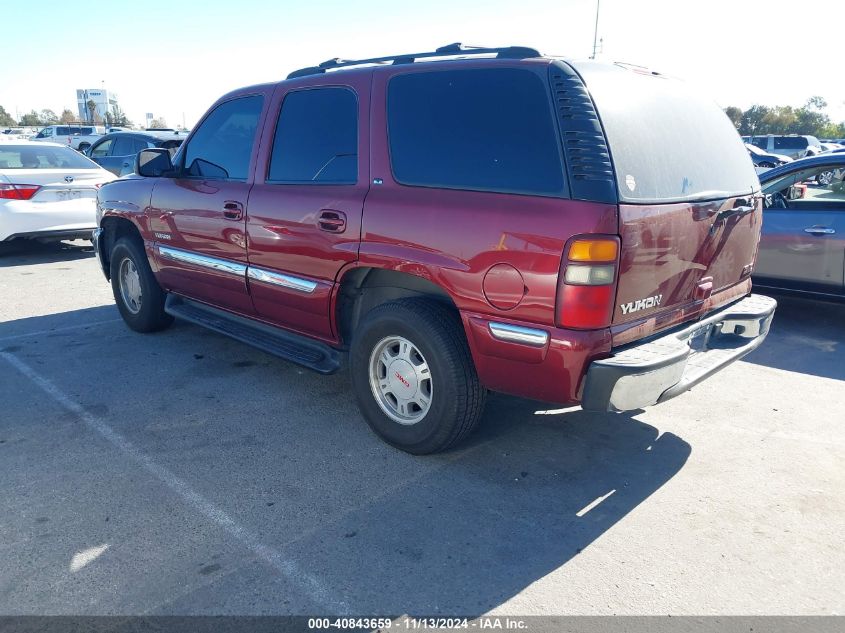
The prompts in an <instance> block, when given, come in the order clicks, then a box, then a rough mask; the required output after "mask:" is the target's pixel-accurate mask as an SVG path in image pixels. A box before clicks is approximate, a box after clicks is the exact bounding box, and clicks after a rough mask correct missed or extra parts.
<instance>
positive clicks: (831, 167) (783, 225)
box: [754, 153, 845, 299]
mask: <svg viewBox="0 0 845 633" xmlns="http://www.w3.org/2000/svg"><path fill="white" fill-rule="evenodd" d="M843 176H845V154H843V153H830V154H822V155H820V156H814V157H810V158H803V159H801V160H797V161H794V162H792V163H790V164H788V165H782V166H781V167H776V168H775V169H772V170H770V171H767V172H765V173H763V174H760V182H761V184H762V187H763V193H764V194H765V195H766V198H765V210H764V211H763V235H762V238H761V240H760V251H759V254H758V256H757V264H756V265H755V267H754V285H755V287H769V288H778V289H782V290H790V291H795V292H802V293H807V294H812V295H816V296H820V297H829V298H839V299H845V182H843Z"/></svg>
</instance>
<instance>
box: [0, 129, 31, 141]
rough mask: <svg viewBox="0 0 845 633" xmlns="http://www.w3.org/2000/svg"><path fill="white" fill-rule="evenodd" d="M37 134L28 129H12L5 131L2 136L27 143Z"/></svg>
mask: <svg viewBox="0 0 845 633" xmlns="http://www.w3.org/2000/svg"><path fill="white" fill-rule="evenodd" d="M35 134H36V132H35V131H33V130H32V129H30V128H27V127H11V128H6V129H5V130H3V134H2V136H5V137H6V138H7V139H9V138H11V139H14V140H18V141H26V140H29V139H30V138H32V137H33V136H35Z"/></svg>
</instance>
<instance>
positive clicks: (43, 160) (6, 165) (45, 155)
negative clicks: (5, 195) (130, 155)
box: [0, 143, 99, 169]
mask: <svg viewBox="0 0 845 633" xmlns="http://www.w3.org/2000/svg"><path fill="white" fill-rule="evenodd" d="M0 169H99V167H98V166H97V164H96V163H94V162H93V161H90V160H88V159H87V158H85V157H84V156H83V155H82V154H80V153H79V152H77V151H75V150H72V149H70V148H68V147H50V146H39V144H38V143H33V144H32V145H5V144H4V145H0Z"/></svg>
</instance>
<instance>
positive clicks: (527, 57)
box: [94, 44, 775, 453]
mask: <svg viewBox="0 0 845 633" xmlns="http://www.w3.org/2000/svg"><path fill="white" fill-rule="evenodd" d="M681 141H683V142H681ZM690 148H692V149H690ZM135 171H136V175H134V176H130V177H128V178H122V179H120V180H117V181H115V182H113V183H111V184H108V185H106V186H104V187H103V188H102V189H101V190H100V193H99V196H98V209H99V216H100V217H99V228H98V229H97V230H96V232H95V235H94V238H95V243H96V247H97V248H96V250H97V253H98V256H99V258H100V261H101V263H102V267H103V271H104V272H105V274H106V277H107V278H109V279H111V283H112V288H113V289H114V296H115V299H116V301H117V305H118V307H119V309H120V312H121V314H122V315H123V318H124V319H125V320H126V322H127V324H128V325H129V326H130V327H131V328H133V329H135V330H138V331H141V332H151V331H154V330H160V329H162V328H164V327H166V326H167V325H169V324H170V323H171V321H172V319H173V317H174V316H176V317H180V318H183V319H185V320H187V321H191V322H193V323H197V324H199V325H202V326H205V327H208V328H211V329H213V330H216V331H217V332H221V333H223V334H227V335H229V336H232V337H234V338H236V339H239V340H241V341H243V342H245V343H249V344H252V345H255V346H257V347H259V348H261V349H263V350H265V351H267V352H269V353H271V354H275V355H277V356H280V357H282V358H285V359H287V360H290V361H292V362H295V363H298V364H300V365H303V366H305V367H309V368H311V369H314V370H316V371H318V372H321V373H331V372H334V371H337V370H338V369H339V368H340V367H341V366H342V365H343V364H344V363H346V364H348V366H349V371H350V372H351V379H352V385H353V387H354V390H355V394H356V396H357V399H358V402H359V405H360V408H361V411H362V413H363V415H364V417H365V418H366V420H367V422H368V423H369V424H370V426H371V427H372V428H373V430H374V431H375V432H376V433H378V434H379V435H380V436H381V437H382V438H384V440H386V441H387V442H389V443H391V444H393V445H394V446H397V447H399V448H401V449H403V450H406V451H409V452H411V453H431V452H435V451H440V450H443V449H445V448H447V447H449V446H451V445H453V444H454V443H456V442H458V441H459V440H461V439H462V438H464V437H466V435H467V434H469V433H470V432H471V431H472V430H473V428H474V427H475V426H476V424H477V423H478V420H479V419H480V417H481V414H482V410H483V407H484V401H485V395H486V393H487V390H494V391H501V392H505V393H510V394H515V395H518V396H524V397H528V398H535V399H538V400H544V401H549V402H555V403H562V404H578V403H580V404H581V405H582V406H583V407H584V408H585V409H588V410H596V411H626V410H632V409H639V408H641V407H645V406H649V405H653V404H655V403H658V402H662V401H664V400H667V399H669V398H672V397H674V396H676V395H678V394H680V393H682V392H683V391H686V390H688V389H689V388H690V387H692V386H693V385H694V384H696V383H697V382H699V381H701V380H702V379H704V378H706V377H707V376H709V375H710V374H712V373H714V372H716V371H718V370H719V369H721V368H722V367H724V366H725V365H727V364H728V363H729V362H731V361H733V360H736V359H737V358H740V357H742V356H743V355H744V354H747V353H748V352H749V351H751V350H752V349H754V348H755V347H757V346H758V345H759V344H760V343H761V342H762V341H763V339H764V337H765V336H766V333H767V331H768V328H769V324H770V322H771V319H772V316H773V314H774V310H775V302H774V301H773V300H772V299H769V298H767V297H762V296H758V295H751V294H749V293H750V290H751V272H752V267H753V264H754V258H755V255H756V251H757V241H758V238H759V235H760V224H761V220H762V217H761V195H760V191H759V187H760V186H759V183H758V181H757V176H756V174H755V171H754V168H753V166H752V164H751V161H750V160H749V158H748V153H747V152H746V150H745V148H744V147H743V144H742V141H741V140H740V138H739V136H738V135H737V133H736V131H735V130H734V128H733V126H732V125H731V123H730V121H729V120H728V119H727V118H726V117H725V115H724V114H723V113H722V112H721V110H720V109H719V108H718V107H717V106H716V105H715V104H714V103H712V102H711V101H710V100H709V99H708V98H707V97H706V96H702V95H699V94H697V93H695V92H694V91H693V90H691V89H690V88H688V87H687V86H686V85H685V84H683V83H682V82H679V81H677V80H673V79H669V78H667V77H664V76H662V75H660V74H658V73H654V72H650V71H647V70H644V69H642V68H638V67H629V66H623V65H618V64H602V63H597V62H590V61H585V62H574V61H568V60H563V59H557V58H551V57H544V56H542V55H541V54H539V53H538V52H537V51H535V50H533V49H530V48H521V47H509V48H489V49H468V48H465V47H462V46H460V45H457V44H455V45H450V46H446V47H443V48H440V49H437V50H436V51H433V52H427V53H417V54H407V55H398V56H391V57H384V58H378V59H368V60H358V61H341V60H337V59H335V60H330V61H328V62H325V63H323V64H320V65H319V66H316V67H313V68H304V69H302V70H299V71H296V72H294V73H291V75H289V76H288V78H287V80H285V81H282V82H278V83H272V84H263V85H258V86H252V87H249V88H243V89H241V90H236V91H234V92H231V93H229V94H227V95H226V96H224V97H223V98H221V99H220V100H219V101H218V102H217V103H216V104H214V106H213V107H212V108H211V109H210V110H209V111H208V113H207V114H206V115H205V116H204V118H203V119H202V120H201V121H200V123H199V124H198V125H197V126H196V127H195V128H194V130H193V132H192V133H191V135H190V136H189V137H188V139H187V140H186V141H185V143H184V144H183V145H182V147H181V149H180V150H179V152H178V153H177V154H176V156H175V157H173V159H172V160H171V158H170V156H169V154H168V153H167V151H166V150H159V149H148V150H144V151H142V152H141V153H140V154H138V156H137V158H136V169H135Z"/></svg>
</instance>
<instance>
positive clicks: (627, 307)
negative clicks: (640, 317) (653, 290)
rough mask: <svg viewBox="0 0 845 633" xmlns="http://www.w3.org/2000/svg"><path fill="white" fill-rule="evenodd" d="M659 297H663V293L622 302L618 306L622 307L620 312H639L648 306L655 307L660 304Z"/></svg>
mask: <svg viewBox="0 0 845 633" xmlns="http://www.w3.org/2000/svg"><path fill="white" fill-rule="evenodd" d="M661 299H663V295H654V296H653V297H646V298H645V299H637V300H636V301H629V302H628V303H623V304H621V305H620V306H619V307H620V308H622V314H630V313H631V312H639V311H640V310H647V309H648V308H656V307H657V306H659V305H660V300H661Z"/></svg>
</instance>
